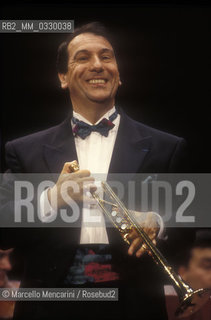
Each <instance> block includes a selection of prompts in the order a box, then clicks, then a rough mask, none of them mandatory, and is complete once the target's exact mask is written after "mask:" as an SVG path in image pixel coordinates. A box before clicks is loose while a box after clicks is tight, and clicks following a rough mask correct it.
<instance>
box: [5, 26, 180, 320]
mask: <svg viewBox="0 0 211 320" xmlns="http://www.w3.org/2000/svg"><path fill="white" fill-rule="evenodd" d="M57 66H58V76H59V79H60V83H61V87H62V88H63V89H68V90H69V94H70V99H71V103H72V109H73V112H72V115H71V117H68V118H67V119H66V120H65V121H64V122H63V123H62V124H60V125H58V126H55V127H53V128H50V129H48V130H45V131H42V132H38V133H35V134H32V135H30V136H26V137H23V138H20V139H17V140H14V141H11V142H8V143H7V145H6V155H7V166H8V169H9V172H24V173H49V172H51V173H60V172H61V174H60V176H59V178H58V180H57V181H56V183H55V185H54V186H53V187H52V188H50V189H48V190H46V191H44V192H43V194H42V195H41V199H40V203H41V206H42V207H43V208H44V209H43V210H42V217H43V219H44V218H46V219H47V218H48V217H49V215H53V214H54V213H55V212H56V211H57V210H58V209H60V208H63V207H64V206H66V202H65V200H64V199H65V196H64V194H65V193H66V192H68V194H69V196H71V198H72V199H73V200H75V201H76V202H77V203H81V202H82V201H83V199H84V197H83V190H84V188H85V186H86V185H87V184H88V185H89V186H90V188H91V191H94V190H96V186H95V185H94V178H93V177H92V176H91V174H94V173H102V174H104V178H105V179H106V177H107V175H108V174H110V173H120V174H123V173H148V172H150V173H151V172H175V171H178V170H179V165H180V164H181V161H182V156H183V149H184V145H185V144H184V140H183V139H182V138H178V137H176V136H173V135H170V134H167V133H164V132H161V131H158V130H156V129H153V128H150V127H148V126H145V125H143V124H141V123H138V122H136V121H134V120H132V119H131V118H129V117H128V116H127V115H126V114H125V113H124V112H123V111H122V110H121V109H119V108H116V102H115V97H116V93H117V89H118V87H119V86H120V85H121V80H120V75H119V70H118V65H117V61H116V57H115V52H114V49H113V46H112V44H111V41H110V37H109V35H108V34H107V32H106V30H105V28H104V27H103V26H102V25H101V24H99V23H96V22H95V23H90V24H88V25H85V26H82V27H81V28H78V29H76V30H75V32H74V33H73V34H72V35H71V36H70V38H69V39H68V40H67V41H66V42H65V43H63V44H62V45H61V46H60V47H59V50H58V61H57ZM75 159H77V160H78V162H79V167H80V170H79V171H78V172H75V173H70V169H69V166H70V164H71V162H72V161H73V160H75ZM64 174H65V175H64ZM64 181H74V182H77V183H78V185H79V192H78V190H77V192H75V191H74V190H73V189H72V188H69V189H68V190H65V191H64V190H62V187H61V186H62V183H63V182H64ZM5 188H8V183H7V184H6V186H5ZM55 199H57V201H56V202H57V203H56V205H55V202H54V200H55ZM87 201H88V199H87ZM90 210H93V212H94V213H95V215H96V216H98V217H100V221H101V223H100V225H99V226H92V227H89V228H87V226H86V224H85V223H84V219H85V218H86V215H87V210H86V208H82V210H81V215H80V221H79V223H80V230H78V229H77V228H63V229H60V230H58V229H55V230H50V231H49V230H46V231H45V232H41V231H39V230H37V231H36V232H35V233H33V232H29V234H28V238H27V240H28V241H27V244H26V243H25V242H26V241H25V240H26V237H24V235H22V234H20V233H11V234H10V236H8V231H7V230H6V229H5V230H2V232H1V243H2V244H3V245H4V247H8V245H12V246H13V247H16V246H19V249H20V248H21V249H22V250H23V254H24V255H25V261H26V272H25V276H24V279H23V286H24V285H25V286H28V287H36V286H41V287H43V288H44V287H48V286H51V287H58V286H60V287H64V286H67V287H80V286H82V287H99V286H101V287H118V288H119V289H120V291H119V301H118V302H117V303H111V302H109V303H108V302H100V303H99V302H96V303H92V302H88V303H83V302H82V303H79V302H77V303H75V302H73V303H71V304H69V302H66V303H65V302H63V303H55V302H54V303H53V305H52V304H50V305H49V304H47V303H42V304H41V303H39V304H36V303H35V302H32V301H30V302H24V303H22V304H17V309H16V313H15V316H16V318H17V319H25V318H27V319H28V318H29V317H30V318H31V319H32V311H31V310H34V312H33V319H40V318H44V319H54V318H58V317H62V319H67V318H68V319H70V318H71V319H76V318H77V319H81V318H84V316H85V315H86V316H87V314H88V313H89V314H90V315H91V316H92V319H113V318H115V319H120V318H121V319H122V318H124V317H126V318H127V319H141V317H143V319H148V320H150V319H151V320H152V319H156V320H157V319H162V320H164V319H165V316H166V315H165V307H164V296H163V295H162V284H161V283H160V281H158V278H159V276H160V275H159V271H158V270H157V267H156V271H154V265H153V262H152V261H151V258H150V261H149V260H148V257H142V258H141V259H137V257H138V258H139V257H141V256H142V255H143V253H144V252H145V249H146V248H145V247H144V246H143V245H142V242H141V240H140V238H139V237H138V236H137V234H136V233H135V232H131V233H130V235H129V239H130V241H131V245H130V246H129V249H127V247H125V245H124V244H123V241H122V239H121V237H120V236H119V234H118V231H117V230H108V229H109V228H106V224H105V221H104V218H103V216H102V213H100V212H99V210H98V208H96V207H95V206H94V207H91V209H90ZM5 212H6V213H4V212H3V213H1V214H8V212H9V209H8V210H5ZM110 229H111V228H110ZM149 230H150V228H148V231H149ZM42 231H43V230H42ZM17 234H18V241H17ZM150 237H151V238H152V240H153V241H155V237H156V232H153V233H151V234H150ZM8 239H9V241H8ZM27 245H28V247H27V249H28V250H26V248H25V247H26V246H27ZM32 251H33V254H32ZM148 276H149V278H148ZM151 304H154V305H155V306H156V307H155V308H150V307H149V306H150V305H151ZM111 310H112V311H111Z"/></svg>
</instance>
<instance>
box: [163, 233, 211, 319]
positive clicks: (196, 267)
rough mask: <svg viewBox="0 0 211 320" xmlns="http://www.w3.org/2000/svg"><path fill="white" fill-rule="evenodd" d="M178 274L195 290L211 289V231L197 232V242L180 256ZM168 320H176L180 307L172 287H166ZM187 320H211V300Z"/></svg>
mask: <svg viewBox="0 0 211 320" xmlns="http://www.w3.org/2000/svg"><path fill="white" fill-rule="evenodd" d="M178 273H179V274H180V276H181V277H182V279H183V280H184V281H185V282H186V283H187V284H188V285H190V286H191V287H192V288H193V289H194V290H196V289H200V288H208V289H211V229H201V230H198V231H197V232H196V237H195V241H194V243H193V244H192V246H191V247H189V248H186V249H185V250H184V251H183V252H181V253H180V254H179V256H178ZM165 295H166V307H167V311H168V319H169V320H176V319H177V318H176V317H175V315H174V312H175V310H176V308H177V305H178V297H177V294H176V292H175V290H174V288H173V287H172V286H165ZM185 319H186V320H208V319H211V298H210V300H209V301H208V302H207V303H206V304H205V305H204V306H203V307H202V308H201V309H200V310H199V311H198V312H196V313H195V314H193V315H192V316H190V317H187V318H185Z"/></svg>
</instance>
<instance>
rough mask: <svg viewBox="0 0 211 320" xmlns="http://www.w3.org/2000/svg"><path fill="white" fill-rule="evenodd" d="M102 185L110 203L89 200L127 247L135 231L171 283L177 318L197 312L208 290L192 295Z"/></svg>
mask: <svg viewBox="0 0 211 320" xmlns="http://www.w3.org/2000/svg"><path fill="white" fill-rule="evenodd" d="M78 170H79V166H78V163H77V161H76V160H75V161H73V162H72V163H71V165H70V171H71V172H76V171H78ZM101 185H102V188H103V191H104V193H105V195H107V196H108V198H109V201H107V200H104V199H101V198H100V196H99V195H98V194H97V193H96V192H93V193H92V196H93V198H94V199H95V200H96V201H97V203H98V205H99V207H100V208H101V210H102V211H103V212H104V214H105V215H106V216H107V217H108V219H109V220H110V221H111V223H112V224H113V225H114V227H115V228H117V229H118V230H119V232H120V234H121V236H122V238H123V240H124V241H125V242H127V244H129V245H130V242H129V240H128V235H129V233H130V231H131V230H132V229H135V230H136V232H137V234H138V235H139V237H140V238H141V239H142V242H143V243H144V246H145V248H146V249H147V250H148V251H150V256H152V258H153V260H154V261H155V262H156V264H157V265H158V266H159V267H160V268H161V269H162V270H163V271H164V272H165V273H166V274H167V276H168V278H169V279H170V280H171V282H172V284H173V286H174V288H175V290H176V292H177V294H178V297H179V300H180V306H179V307H178V308H177V310H176V312H175V315H176V316H177V318H178V319H181V318H185V317H188V316H190V315H192V314H193V313H195V312H197V311H198V310H199V309H200V308H201V307H202V306H203V305H204V304H205V303H206V302H207V301H208V300H209V299H210V290H209V289H198V290H195V291H194V290H193V289H192V288H191V287H190V286H189V285H188V284H186V283H185V282H184V281H183V280H182V278H181V277H180V275H178V274H177V273H176V272H175V271H174V269H173V268H172V267H171V265H169V263H168V262H167V260H166V258H165V257H164V256H163V255H162V253H161V252H160V251H159V250H158V248H157V247H156V245H154V243H153V242H152V240H151V239H150V237H149V236H148V235H147V233H146V232H145V231H144V230H143V228H142V227H141V226H140V224H139V223H138V222H137V221H136V219H135V217H134V216H133V215H132V214H131V213H130V211H129V210H128V209H127V208H126V207H125V205H124V204H123V202H122V201H121V200H120V199H119V198H118V197H117V195H116V194H115V193H114V192H113V190H112V188H111V187H110V186H109V184H108V183H107V182H101ZM109 205H110V207H111V208H110V210H108V208H107V207H108V206H109Z"/></svg>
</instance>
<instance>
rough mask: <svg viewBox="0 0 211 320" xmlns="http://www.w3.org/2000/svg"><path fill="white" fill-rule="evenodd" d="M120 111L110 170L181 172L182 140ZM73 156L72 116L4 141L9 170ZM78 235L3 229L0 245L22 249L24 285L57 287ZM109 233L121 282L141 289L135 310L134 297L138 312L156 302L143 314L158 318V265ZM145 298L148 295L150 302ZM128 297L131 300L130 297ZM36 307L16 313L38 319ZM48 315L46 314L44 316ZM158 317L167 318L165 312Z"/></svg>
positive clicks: (56, 163) (52, 164)
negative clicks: (139, 256)
mask: <svg viewBox="0 0 211 320" xmlns="http://www.w3.org/2000/svg"><path fill="white" fill-rule="evenodd" d="M120 113H121V120H120V126H119V130H118V134H117V139H116V142H115V146H114V150H113V155H112V159H111V163H110V167H109V173H139V172H140V173H168V172H170V173H172V172H179V171H180V168H181V164H183V159H184V152H185V141H184V139H182V138H179V137H176V136H173V135H170V134H167V133H164V132H161V131H159V130H156V129H153V128H150V127H148V126H145V125H143V124H142V123H139V122H137V121H134V120H132V119H131V118H129V117H128V116H127V115H126V114H125V113H124V112H123V111H121V112H120ZM76 159H77V154H76V149H75V143H74V137H73V134H72V129H71V124H70V118H68V119H66V120H65V121H64V122H63V123H62V124H60V125H58V126H55V127H53V128H50V129H47V130H45V131H41V132H38V133H35V134H32V135H29V136H26V137H23V138H19V139H16V140H14V141H11V142H8V143H7V145H6V161H7V166H8V172H9V173H13V174H15V173H59V172H61V170H62V168H63V164H64V163H65V162H69V161H73V160H76ZM9 179H10V178H7V177H5V178H4V181H3V183H2V186H3V187H2V188H3V190H4V191H5V189H7V188H9V186H10V183H9V181H8V180H9ZM4 194H5V192H3V197H4ZM1 197H2V196H1ZM10 211H11V207H8V208H7V207H6V206H3V209H1V212H0V214H1V215H8V214H10ZM79 235H80V230H79V229H78V228H71V229H69V228H48V229H46V228H41V229H36V228H30V229H19V228H17V229H2V230H0V246H1V247H3V248H7V247H18V248H19V250H20V251H21V252H22V253H23V256H24V260H25V268H24V274H23V279H22V286H23V287H56V286H59V283H60V280H61V278H62V276H63V275H64V274H65V272H66V270H67V268H68V266H70V264H71V261H72V259H73V257H74V254H75V250H76V246H77V245H78V243H79ZM108 235H109V239H110V246H111V250H112V252H113V256H114V259H115V261H116V265H117V266H118V265H119V266H121V267H119V270H118V271H119V272H120V274H121V277H122V279H124V281H123V283H125V286H127V287H128V290H129V288H130V287H133V288H136V290H139V288H141V290H140V292H141V296H140V297H141V298H137V299H136V298H135V301H136V302H137V303H136V307H135V308H136V310H137V314H138V312H139V311H138V309H137V307H139V302H138V300H139V299H141V300H142V307H141V309H142V314H144V312H145V311H144V306H145V307H146V306H149V304H150V303H155V304H156V305H157V310H156V309H154V311H153V309H152V308H150V312H151V313H150V312H149V310H147V311H146V315H147V316H148V319H155V318H156V319H159V310H160V314H162V312H164V311H163V307H164V300H162V299H163V298H162V295H161V294H160V293H161V292H162V283H161V282H160V281H158V278H160V277H161V274H160V272H159V271H158V269H157V267H155V269H154V264H153V262H151V258H149V257H145V258H142V259H139V261H138V262H137V260H138V259H136V258H135V257H129V256H128V255H127V246H126V244H124V243H123V241H122V239H121V238H120V235H119V234H118V232H117V231H116V230H108ZM149 260H150V261H149ZM146 273H147V274H149V277H150V280H146V279H147V277H146ZM134 275H135V277H134ZM134 290H135V289H134ZM134 290H133V291H134ZM136 294H137V292H136ZM139 294H140V293H139ZM129 296H130V297H131V295H130V294H128V297H129ZM149 297H150V298H149ZM148 299H151V302H150V300H148ZM132 300H133V301H134V299H131V301H132ZM161 301H162V302H161ZM133 303H134V302H133ZM40 305H42V304H40ZM34 306H35V304H33V303H32V304H31V305H30V304H29V303H18V304H17V311H16V317H18V316H19V317H20V319H23V318H24V317H26V318H27V315H30V318H31V319H38V317H40V318H41V319H42V316H43V314H44V313H45V311H43V310H44V309H42V310H41V309H39V308H38V307H36V308H35V307H34ZM31 308H34V311H33V317H34V318H32V314H31V310H32V309H31ZM146 308H147V307H146ZM50 310H52V307H51V306H50V307H49V309H48V312H50ZM155 310H156V311H155ZM164 313H165V312H164ZM135 314H136V312H135V311H134V315H135ZM150 314H151V317H150ZM53 315H55V311H52V313H51V316H49V319H52V318H53ZM153 315H154V318H153ZM57 317H58V314H57ZM46 319H48V318H47V316H46ZM131 319H132V318H131ZM160 319H161V318H160ZM162 319H165V316H164V315H163V316H162Z"/></svg>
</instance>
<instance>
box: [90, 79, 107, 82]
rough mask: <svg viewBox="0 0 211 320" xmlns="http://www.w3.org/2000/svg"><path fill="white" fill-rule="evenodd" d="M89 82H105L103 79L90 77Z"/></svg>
mask: <svg viewBox="0 0 211 320" xmlns="http://www.w3.org/2000/svg"><path fill="white" fill-rule="evenodd" d="M89 83H105V80H104V79H91V80H89Z"/></svg>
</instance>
